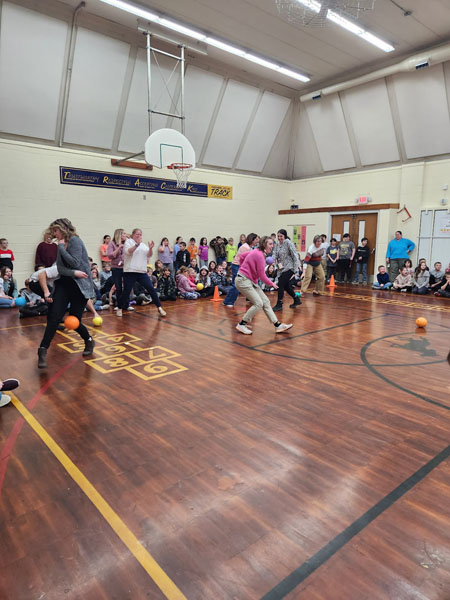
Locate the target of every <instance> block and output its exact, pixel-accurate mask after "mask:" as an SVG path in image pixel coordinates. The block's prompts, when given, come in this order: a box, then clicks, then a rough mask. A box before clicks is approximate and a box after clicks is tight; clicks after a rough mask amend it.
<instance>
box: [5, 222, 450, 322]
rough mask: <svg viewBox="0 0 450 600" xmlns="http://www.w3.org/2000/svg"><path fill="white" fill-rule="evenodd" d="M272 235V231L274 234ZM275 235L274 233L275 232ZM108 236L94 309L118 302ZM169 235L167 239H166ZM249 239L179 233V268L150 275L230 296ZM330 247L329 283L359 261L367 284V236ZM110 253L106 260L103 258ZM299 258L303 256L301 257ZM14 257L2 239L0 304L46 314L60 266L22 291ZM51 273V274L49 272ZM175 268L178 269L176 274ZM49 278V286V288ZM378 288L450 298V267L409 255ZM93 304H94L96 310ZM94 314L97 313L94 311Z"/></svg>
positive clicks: (183, 288)
mask: <svg viewBox="0 0 450 600" xmlns="http://www.w3.org/2000/svg"><path fill="white" fill-rule="evenodd" d="M273 235H274V234H273ZM275 237H276V236H275ZM110 239H111V238H110V236H109V235H105V236H104V237H103V244H102V245H101V247H100V255H101V260H102V267H103V269H102V271H101V272H100V271H99V268H98V266H97V264H96V263H94V262H93V261H92V258H90V259H89V261H90V264H91V276H92V282H93V297H92V301H93V303H94V304H92V308H89V310H90V311H91V312H94V311H95V309H96V310H104V309H107V308H109V306H110V305H113V303H114V301H115V295H114V292H115V286H114V282H113V279H112V273H111V263H110V260H107V258H108V257H107V255H106V248H107V246H108V243H109V241H110ZM164 239H166V238H164ZM245 241H246V236H245V235H244V234H241V235H240V238H239V243H238V245H237V246H236V245H235V244H234V240H233V238H232V237H227V236H220V235H219V236H216V237H215V238H213V239H212V240H211V242H210V244H209V245H208V241H207V238H206V237H202V238H200V242H199V244H198V246H197V245H196V240H195V238H193V237H191V238H190V239H189V244H188V245H186V243H185V242H184V241H183V238H182V237H181V236H178V237H177V239H176V243H175V244H174V254H173V256H174V258H175V264H174V265H172V264H171V265H170V267H172V266H175V270H174V271H172V269H171V268H169V266H167V265H165V264H164V263H163V262H162V261H161V260H159V259H158V260H156V261H155V269H154V271H152V269H151V268H150V267H149V269H148V274H149V276H150V277H151V279H152V282H153V286H154V287H155V289H156V290H157V293H158V294H159V296H160V298H161V300H163V301H166V300H170V301H174V300H176V299H177V297H178V296H180V297H181V298H184V299H197V298H199V297H208V296H211V295H212V294H213V293H214V288H215V286H217V287H218V290H219V293H220V294H221V295H222V294H227V293H228V291H229V290H230V286H231V276H232V273H231V267H230V265H231V263H232V261H233V259H234V257H235V256H236V253H237V250H238V249H239V247H241V245H242V244H243V243H245ZM43 244H45V245H46V246H51V248H52V249H53V246H55V247H56V244H54V243H53V242H52V240H51V239H50V237H49V233H48V232H45V233H44V242H42V243H41V244H40V246H42V245H43ZM323 246H324V248H325V247H326V255H325V256H326V263H327V273H326V281H327V283H329V282H330V278H331V276H332V275H334V276H335V278H336V279H337V280H338V281H343V280H344V279H345V278H346V279H347V282H350V280H351V277H350V268H351V263H352V261H353V262H354V263H355V267H356V269H355V274H354V277H353V280H352V283H353V284H357V283H360V277H361V283H363V284H367V279H368V275H367V263H368V260H369V257H370V248H369V245H368V240H367V238H365V237H364V238H362V239H361V242H360V245H359V246H358V247H357V248H355V245H354V244H353V242H351V240H350V236H349V235H348V234H345V235H344V236H343V240H342V242H341V243H338V242H337V241H336V239H335V238H331V240H330V244H329V245H328V244H327V243H326V242H325V243H324V244H323ZM211 248H212V249H213V250H214V252H215V254H216V259H215V260H211V261H210V262H209V263H208V258H209V256H208V252H209V250H210V249H211ZM105 257H106V258H105ZM299 258H300V255H299ZM13 261H14V254H13V252H12V251H11V250H10V249H9V248H8V240H7V239H6V238H0V307H5V308H9V307H11V308H12V307H14V306H15V298H16V297H17V296H21V297H23V298H25V300H26V305H25V306H23V307H21V308H20V315H19V316H21V317H23V316H33V315H36V314H45V313H46V311H47V309H48V306H47V302H50V301H51V296H50V294H51V286H52V284H53V282H54V280H55V278H57V277H58V274H57V273H56V275H55V274H54V273H53V272H51V271H52V269H55V268H56V267H54V266H50V267H47V268H45V269H44V265H42V264H39V265H36V271H35V273H33V274H32V275H31V276H30V278H29V279H27V280H26V281H25V286H24V287H23V288H22V289H21V290H19V291H18V289H17V283H16V281H15V280H14V277H13ZM47 271H48V274H47ZM173 272H174V273H176V277H174V275H173ZM266 274H267V276H268V278H269V279H271V281H273V282H274V285H275V284H276V282H277V268H276V265H274V264H272V265H267V266H266ZM302 277H303V265H302V261H301V260H300V267H299V269H298V272H297V273H294V275H293V279H294V280H295V285H301V280H302ZM47 281H48V283H49V286H48V287H47V285H46V284H47ZM197 283H201V284H202V285H203V288H202V289H201V290H197ZM261 285H262V287H263V290H264V291H266V292H269V291H272V290H273V289H274V287H273V286H270V287H269V286H267V285H263V284H261ZM372 287H373V289H374V290H389V289H392V290H395V291H399V292H412V293H414V294H418V295H426V294H429V293H432V294H434V295H435V296H437V297H439V296H442V297H450V265H449V266H448V268H446V269H445V268H443V266H442V263H441V262H436V263H435V264H434V266H433V269H432V270H430V269H429V267H428V266H427V264H426V260H425V259H420V260H419V262H418V265H417V267H416V268H415V269H414V268H413V265H412V262H411V260H410V259H406V260H405V263H404V265H403V267H402V268H401V270H400V272H399V273H398V274H397V276H396V277H395V279H394V281H390V278H389V274H388V272H387V270H386V267H385V266H384V265H381V266H380V267H378V273H377V276H376V278H375V281H374V283H373V286H372ZM150 302H151V298H150V297H149V296H148V294H147V293H146V290H145V289H143V288H141V287H140V286H139V284H136V285H135V287H134V288H133V290H132V292H131V295H130V307H129V310H134V309H133V306H132V305H133V304H138V305H146V304H149V303H150ZM94 306H95V308H94ZM94 314H96V313H95V312H94Z"/></svg>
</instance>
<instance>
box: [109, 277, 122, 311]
mask: <svg viewBox="0 0 450 600" xmlns="http://www.w3.org/2000/svg"><path fill="white" fill-rule="evenodd" d="M111 273H112V275H111V277H112V280H113V281H114V285H115V286H116V304H117V306H119V302H120V297H121V295H122V290H123V285H122V278H123V269H120V268H119V267H113V268H112V269H111Z"/></svg>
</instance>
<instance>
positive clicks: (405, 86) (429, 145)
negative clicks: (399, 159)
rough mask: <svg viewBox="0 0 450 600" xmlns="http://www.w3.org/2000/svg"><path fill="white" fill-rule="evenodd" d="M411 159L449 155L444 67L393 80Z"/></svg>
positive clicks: (449, 118)
mask: <svg viewBox="0 0 450 600" xmlns="http://www.w3.org/2000/svg"><path fill="white" fill-rule="evenodd" d="M394 89H395V95H396V98H397V103H398V108H399V113H400V125H401V129H402V133H403V140H404V143H405V150H406V155H407V157H408V158H417V157H421V156H431V155H434V154H446V153H448V152H450V116H449V107H448V100H447V93H446V87H445V80H444V71H443V67H442V65H436V66H435V67H429V68H427V69H421V70H420V71H414V72H413V73H401V74H399V75H396V76H395V77H394Z"/></svg>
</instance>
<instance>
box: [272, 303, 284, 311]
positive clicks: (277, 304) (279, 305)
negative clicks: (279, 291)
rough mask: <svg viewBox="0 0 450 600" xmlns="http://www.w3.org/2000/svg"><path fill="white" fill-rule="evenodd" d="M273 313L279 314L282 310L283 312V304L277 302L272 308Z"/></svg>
mask: <svg viewBox="0 0 450 600" xmlns="http://www.w3.org/2000/svg"><path fill="white" fill-rule="evenodd" d="M272 310H273V312H278V311H280V310H283V303H282V302H277V303H276V304H275V306H274V307H273V308H272Z"/></svg>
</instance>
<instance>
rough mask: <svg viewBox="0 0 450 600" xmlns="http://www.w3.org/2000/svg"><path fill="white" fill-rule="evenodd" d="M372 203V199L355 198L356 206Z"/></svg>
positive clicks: (367, 197)
mask: <svg viewBox="0 0 450 600" xmlns="http://www.w3.org/2000/svg"><path fill="white" fill-rule="evenodd" d="M369 202H372V198H371V197H370V196H359V197H358V198H356V204H369Z"/></svg>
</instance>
